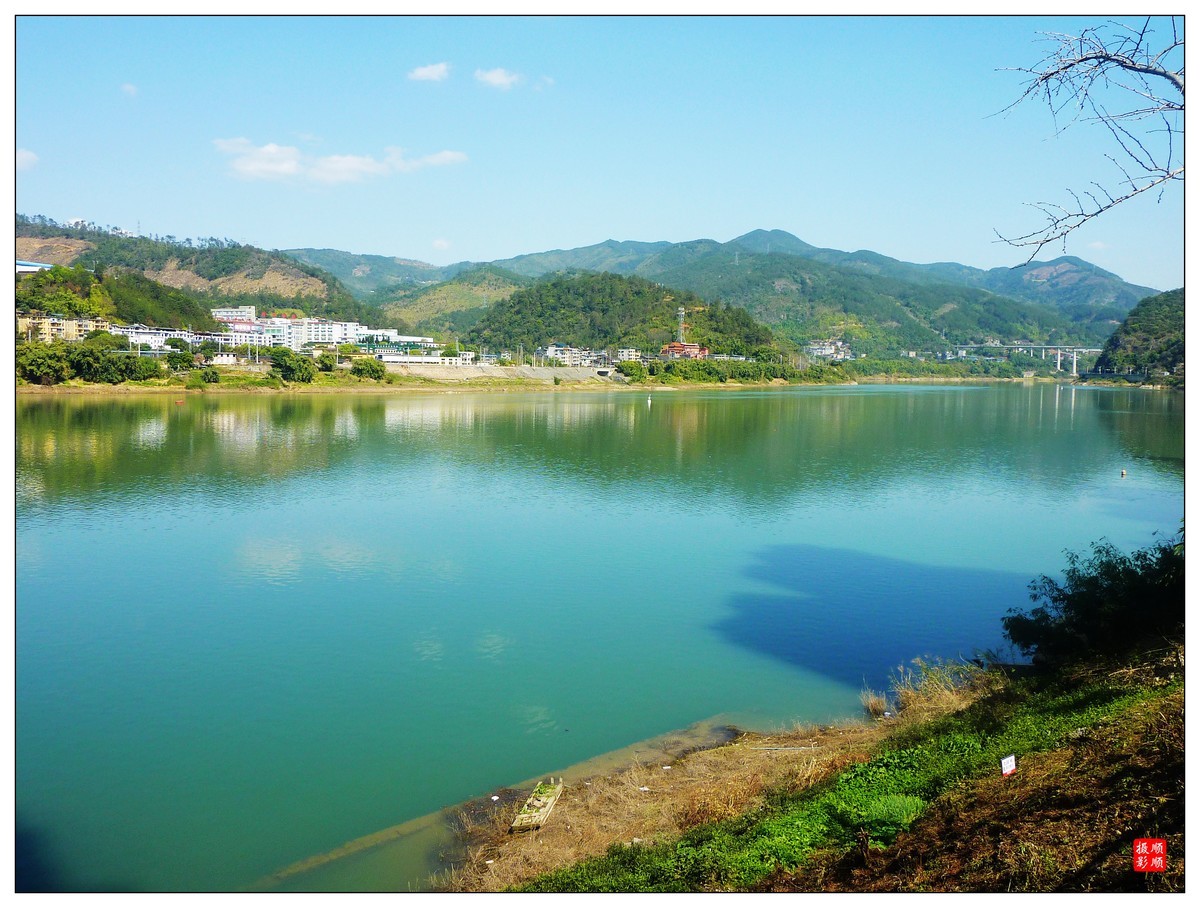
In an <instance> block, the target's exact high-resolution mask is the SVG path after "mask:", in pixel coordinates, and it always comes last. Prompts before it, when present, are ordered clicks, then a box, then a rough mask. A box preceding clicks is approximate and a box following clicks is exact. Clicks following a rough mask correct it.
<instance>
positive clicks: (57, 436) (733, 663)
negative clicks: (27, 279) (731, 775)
mask: <svg viewBox="0 0 1200 908" xmlns="http://www.w3.org/2000/svg"><path fill="white" fill-rule="evenodd" d="M1183 411H1184V407H1183V398H1182V395H1171V394H1167V393H1163V392H1147V391H1136V390H1130V391H1125V390H1112V389H1084V388H1071V387H1065V386H1055V385H1049V384H1017V385H1011V384H1008V385H988V386H966V385H954V386H937V387H932V386H865V387H853V388H851V387H846V388H841V387H839V388H786V389H772V390H763V391H711V392H706V391H677V392H668V391H661V392H660V391H655V392H654V395H653V397H652V398H648V397H647V395H646V393H645V392H640V393H636V392H627V391H626V392H613V393H601V392H597V393H557V394H555V393H543V394H537V393H528V394H527V393H520V394H517V393H490V394H471V393H456V394H455V393H429V394H423V393H411V392H410V393H403V394H394V395H390V394H389V395H370V396H367V395H363V396H350V395H306V396H283V395H226V396H222V395H208V396H198V395H189V396H188V397H187V398H186V399H184V400H182V402H179V401H177V400H176V399H174V398H172V397H171V396H166V395H156V396H146V397H138V396H135V397H129V398H126V397H121V398H119V399H118V398H102V399H96V398H87V397H82V396H79V397H76V396H65V395H60V396H54V397H48V398H45V399H43V398H37V399H32V398H27V397H24V396H22V397H19V398H18V400H17V406H16V496H17V497H16V503H17V510H16V621H15V629H16V668H17V671H16V789H15V790H16V821H17V827H16V831H17V857H18V870H19V877H18V879H19V885H22V884H23V885H24V886H25V887H28V888H49V889H58V890H153V891H229V890H243V889H249V888H255V887H261V886H263V883H262V882H261V881H262V880H263V878H264V877H267V876H268V875H270V874H272V873H275V872H277V871H279V870H280V869H281V868H285V867H288V866H289V865H292V864H294V863H295V862H298V861H302V860H304V859H306V858H310V857H312V856H314V855H321V854H323V853H326V852H329V851H330V850H331V849H335V848H337V847H338V846H340V845H342V843H345V842H348V841H351V840H354V839H358V838H359V837H362V836H368V835H371V834H373V833H377V832H378V831H380V830H385V829H388V828H390V827H395V826H397V825H400V824H408V825H406V826H404V827H403V829H402V830H400V832H404V833H405V834H403V835H400V836H398V837H397V838H395V839H393V840H392V841H391V842H390V843H387V844H385V845H382V846H380V847H377V848H373V849H370V850H367V851H361V852H358V853H357V854H355V855H353V856H352V857H348V858H345V859H343V860H339V861H334V862H332V863H328V864H325V865H323V866H322V867H320V868H318V869H316V870H313V871H311V872H308V873H304V874H298V875H296V876H293V877H290V878H289V879H288V880H287V881H286V882H284V883H277V884H272V885H275V886H276V887H277V888H284V889H301V890H320V889H333V890H352V889H366V890H372V889H401V890H403V889H422V888H426V887H427V885H428V884H427V882H426V874H427V873H428V872H429V871H430V870H431V869H432V868H433V867H434V866H435V861H434V859H435V856H436V852H437V850H438V849H439V848H440V847H442V844H443V842H442V832H441V827H440V824H438V823H436V822H433V821H432V820H430V819H428V818H429V816H430V815H431V814H436V813H437V812H438V811H439V810H440V809H441V808H443V807H446V806H448V805H452V804H455V803H457V802H461V801H463V800H465V799H468V798H473V797H478V796H481V795H486V794H488V793H489V792H490V791H493V790H496V789H497V788H498V787H500V786H505V785H513V784H516V783H518V782H521V781H523V780H527V779H531V778H536V777H538V776H539V775H540V774H543V773H549V772H554V771H556V770H561V769H562V768H564V767H570V766H572V765H573V764H576V763H579V762H580V761H582V760H585V759H586V758H588V757H590V756H594V755H597V754H602V753H605V752H609V751H613V750H616V749H618V748H623V747H627V746H629V745H634V744H635V743H636V742H639V741H644V740H646V739H650V738H654V737H655V736H659V735H663V734H666V733H670V732H672V731H673V730H676V729H683V728H686V727H688V726H696V727H699V728H705V727H708V726H710V725H712V726H717V725H722V724H734V725H738V726H740V727H747V728H757V729H772V728H779V727H783V726H790V725H791V724H792V723H794V722H797V721H803V722H812V721H827V720H833V719H836V718H840V717H844V716H848V715H853V714H855V713H857V712H858V711H859V710H860V706H859V700H858V698H859V693H860V691H861V690H862V689H863V688H864V686H870V687H873V688H876V689H882V688H883V687H885V686H886V684H887V681H888V677H889V675H890V674H891V673H892V672H893V671H894V670H895V669H896V668H897V667H898V666H900V665H902V664H907V663H909V661H910V660H911V659H913V658H914V657H918V656H925V655H937V656H944V657H958V656H965V657H969V656H972V655H973V654H975V653H976V652H978V651H981V650H987V649H999V650H1003V639H1002V635H1001V627H1000V618H1001V617H1002V616H1003V615H1004V614H1005V613H1006V612H1007V610H1008V609H1010V608H1014V607H1015V608H1026V607H1028V606H1029V605H1030V602H1029V596H1028V585H1029V582H1030V581H1031V580H1032V579H1034V578H1035V577H1037V576H1038V575H1040V574H1050V575H1058V574H1059V572H1060V571H1061V569H1062V567H1063V565H1064V564H1065V559H1064V551H1065V550H1068V549H1070V550H1074V551H1086V550H1087V549H1088V547H1089V545H1090V544H1091V543H1092V542H1093V541H1096V540H1099V539H1101V538H1106V539H1108V540H1110V541H1111V542H1113V543H1114V544H1115V545H1117V546H1118V547H1120V548H1122V549H1125V550H1127V551H1128V550H1131V549H1134V548H1140V547H1143V546H1146V545H1149V544H1151V543H1153V542H1154V541H1155V540H1156V538H1162V537H1169V536H1171V535H1172V534H1174V533H1175V532H1176V531H1177V530H1178V528H1179V525H1180V521H1181V520H1182V517H1183V480H1184V467H1183V450H1184V436H1183V422H1184V416H1183ZM1122 471H1125V473H1124V475H1123V474H1122ZM1155 534H1159V535H1158V536H1157V537H1156V535H1155ZM568 781H570V780H568ZM421 818H426V819H424V820H423V819H421Z"/></svg>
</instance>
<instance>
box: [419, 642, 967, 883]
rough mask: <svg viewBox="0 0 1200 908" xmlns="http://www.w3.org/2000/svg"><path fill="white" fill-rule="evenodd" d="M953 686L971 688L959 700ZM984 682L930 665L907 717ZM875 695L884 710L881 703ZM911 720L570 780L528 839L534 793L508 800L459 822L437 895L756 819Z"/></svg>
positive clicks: (907, 680)
mask: <svg viewBox="0 0 1200 908" xmlns="http://www.w3.org/2000/svg"><path fill="white" fill-rule="evenodd" d="M955 677H958V678H960V680H962V681H963V682H964V683H965V682H968V681H969V682H970V683H969V684H967V686H966V687H963V688H961V689H959V690H958V691H957V692H955V691H954V690H953V689H952V680H953V679H954V678H955ZM980 677H982V672H979V671H971V672H967V671H959V670H958V669H955V670H948V669H946V668H945V667H944V666H933V665H930V664H926V663H922V664H920V665H919V666H918V668H917V669H916V670H912V671H907V672H906V673H905V674H904V675H903V684H904V687H903V689H904V691H906V693H905V698H906V702H907V703H908V707H907V712H908V714H909V715H908V717H907V718H909V719H915V717H916V716H917V715H918V714H919V715H920V716H921V717H922V718H929V717H931V716H933V715H936V714H938V713H939V712H942V711H947V710H950V709H955V708H958V707H960V706H964V705H966V704H967V703H968V702H970V700H972V699H974V697H975V696H976V695H977V694H978V692H979V691H980V690H981V689H982V688H981V685H979V684H978V681H979V678H980ZM875 696H877V697H879V698H880V700H882V701H883V702H884V703H886V699H884V698H883V695H881V694H876V695H875ZM864 705H866V702H865V700H864ZM868 709H869V707H868ZM882 714H883V709H882V708H881V709H880V711H879V713H878V715H880V716H882ZM905 718H906V717H904V716H903V714H902V715H901V718H900V719H897V720H895V721H884V722H851V723H847V724H842V725H834V726H825V727H811V726H806V727H797V728H796V729H794V730H793V731H791V732H784V733H778V734H770V735H760V734H744V735H741V736H740V737H738V738H737V739H736V740H734V741H733V742H731V743H729V744H725V745H722V746H719V747H714V748H710V749H704V750H698V751H695V752H691V753H688V754H686V755H680V756H677V757H673V758H671V759H670V760H663V761H661V762H654V763H646V762H638V763H635V764H633V765H631V766H628V767H627V768H625V769H622V770H619V771H616V772H613V773H610V774H607V775H600V776H595V777H592V778H588V779H584V780H578V781H575V780H571V779H568V780H567V784H566V787H565V789H564V791H563V794H562V796H561V797H560V798H559V800H558V803H557V804H556V805H555V808H554V813H553V814H552V815H551V817H550V819H549V821H548V822H547V824H546V825H545V826H544V827H543V828H542V829H539V830H534V831H530V832H522V833H515V834H510V833H509V832H508V828H509V824H510V823H511V822H512V819H513V816H514V815H515V813H516V810H517V809H518V808H519V806H520V803H521V802H523V800H524V797H525V795H526V794H528V792H505V793H504V796H503V797H502V798H501V800H500V801H498V802H495V803H492V802H491V801H490V800H488V801H484V802H476V803H474V804H472V805H468V807H467V809H465V810H463V811H461V812H460V815H459V816H458V817H457V823H456V826H457V827H458V828H459V830H460V839H461V841H462V843H463V846H464V850H465V856H464V858H463V860H462V861H461V863H460V864H459V865H458V867H457V869H455V870H454V871H452V872H451V873H449V874H448V875H447V876H446V877H445V878H444V879H443V880H442V886H441V887H440V888H443V889H447V890H451V891H458V892H495V891H499V890H503V889H506V888H508V887H511V886H515V885H518V884H520V883H523V882H526V881H528V880H530V879H532V878H533V877H535V876H538V875H540V874H543V873H546V872H548V871H551V870H555V869H557V868H560V867H563V866H566V865H568V864H572V863H575V862H577V861H580V860H583V859H584V858H588V857H592V856H595V855H599V854H603V853H604V852H605V851H606V850H607V849H608V847H609V846H610V845H612V844H614V843H618V842H623V843H629V842H636V841H641V842H646V843H650V842H653V841H659V840H667V839H673V838H676V837H678V836H679V835H680V834H682V833H683V832H685V831H687V830H688V829H691V828H693V827H695V826H697V825H700V824H702V823H709V822H714V821H719V820H725V819H729V818H732V817H735V816H738V815H741V814H744V813H748V812H751V811H753V810H756V809H758V808H759V807H761V806H763V805H764V804H765V802H766V800H767V798H768V796H769V795H771V794H772V793H777V792H796V791H801V790H803V789H805V788H808V787H810V786H812V785H814V784H816V783H818V782H820V781H822V780H824V779H827V778H830V777H831V776H833V775H836V774H837V773H838V772H840V771H842V770H843V769H845V768H846V767H847V766H849V765H851V764H853V763H857V762H861V761H863V760H865V759H867V757H868V756H869V753H870V751H871V749H872V748H873V747H874V746H875V745H876V744H878V743H879V741H880V740H881V739H882V738H884V737H885V736H886V735H887V734H888V733H889V731H890V730H891V729H892V728H893V727H895V726H896V725H897V724H901V723H903V722H904V721H905ZM668 767H669V768H668Z"/></svg>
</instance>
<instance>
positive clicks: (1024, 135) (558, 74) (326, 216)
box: [14, 16, 1184, 289]
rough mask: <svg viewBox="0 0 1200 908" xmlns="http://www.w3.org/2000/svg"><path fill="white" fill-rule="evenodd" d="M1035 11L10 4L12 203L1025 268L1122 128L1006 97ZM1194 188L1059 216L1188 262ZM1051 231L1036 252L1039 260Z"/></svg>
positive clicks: (361, 233)
mask: <svg viewBox="0 0 1200 908" xmlns="http://www.w3.org/2000/svg"><path fill="white" fill-rule="evenodd" d="M1098 21H1099V19H1098V17H1092V18H1066V19H1064V18H1041V17H1029V16H1022V17H999V18H997V17H967V18H951V17H932V18H931V17H899V18H876V17H854V18H849V17H847V18H842V17H831V16H827V17H811V18H810V17H788V18H776V17H753V18H738V17H692V18H680V17H649V18H621V17H611V18H608V17H579V18H575V17H525V18H521V17H501V16H493V17H487V16H475V17H472V16H464V17H399V18H366V17H352V18H337V17H320V18H310V17H299V18H278V17H239V18H223V17H210V18H175V17H159V18H147V17H138V16H126V17H108V18H104V17H79V16H75V17H72V16H65V17H20V18H18V19H17V21H16V25H15V39H16V40H15V44H16V68H15V74H16V86H15V88H16V90H15V103H16V110H15V117H14V123H15V133H16V134H15V148H16V200H15V201H16V210H17V211H18V212H21V213H23V214H30V215H33V214H43V215H46V216H48V217H51V218H54V219H55V220H59V221H65V220H68V219H72V218H84V219H87V220H91V221H94V222H96V223H98V224H100V225H113V226H118V227H121V228H124V229H127V230H140V232H141V233H143V234H147V235H154V234H157V235H160V236H167V235H171V236H175V237H177V238H180V239H182V238H184V237H208V236H216V237H222V238H224V237H229V238H232V239H235V240H238V241H241V242H247V243H252V244H254V245H257V246H263V247H266V248H270V249H287V248H295V247H305V246H309V247H328V248H335V249H343V250H346V251H350V252H357V253H373V254H380V255H389V256H398V257H402V258H413V259H419V260H422V261H427V262H433V263H436V264H445V263H449V262H454V261H462V260H475V261H488V260H494V259H499V258H506V257H509V256H513V255H519V254H521V253H527V252H539V251H544V250H548V249H558V248H570V247H574V246H585V245H590V244H593V243H597V242H601V241H603V240H605V239H618V240H646V241H654V240H670V241H683V240H689V239H696V238H700V237H709V238H712V239H716V240H721V241H725V240H729V239H732V238H734V237H735V236H738V235H740V234H742V233H745V232H747V231H750V230H753V229H756V228H765V229H772V228H779V229H782V230H787V231H789V232H791V233H794V234H796V235H797V236H799V237H800V238H801V239H803V240H805V241H807V242H810V243H813V244H815V245H818V246H829V247H834V248H839V249H848V250H854V249H872V250H875V251H877V252H881V253H883V254H885V255H890V256H893V257H896V258H899V259H904V260H907V261H915V262H932V261H958V262H962V263H964V264H968V265H973V266H976V267H983V268H990V267H996V266H1006V265H1016V264H1019V263H1020V262H1022V261H1023V260H1024V258H1025V257H1026V255H1027V253H1024V254H1023V253H1022V251H1021V250H1019V249H1014V248H1012V247H1010V246H1006V245H1005V244H1003V243H1000V242H997V237H996V232H995V231H997V230H998V231H1001V232H1002V233H1007V234H1010V235H1016V234H1020V233H1025V232H1028V231H1030V230H1032V229H1035V228H1036V227H1038V226H1040V224H1041V215H1040V214H1039V213H1038V212H1037V211H1035V210H1034V209H1032V208H1031V207H1029V205H1028V203H1030V202H1036V201H1043V200H1045V201H1065V200H1066V199H1067V198H1068V196H1067V190H1068V189H1070V188H1086V186H1087V184H1088V183H1089V182H1090V181H1093V180H1094V181H1097V182H1100V183H1102V184H1105V185H1113V186H1115V185H1116V184H1117V183H1118V181H1119V179H1120V175H1119V173H1118V172H1117V171H1116V169H1115V168H1114V167H1113V165H1112V164H1111V163H1109V162H1108V161H1107V160H1106V159H1105V154H1106V153H1108V152H1112V151H1113V148H1112V146H1111V139H1110V138H1109V136H1108V135H1107V133H1105V132H1104V131H1103V130H1102V129H1100V128H1099V127H1096V126H1090V125H1087V124H1077V125H1075V126H1072V127H1071V128H1069V129H1067V130H1065V131H1064V132H1062V133H1061V134H1058V135H1056V132H1055V123H1054V121H1053V119H1052V117H1051V115H1050V113H1049V111H1048V110H1047V109H1046V107H1045V106H1044V105H1039V104H1027V105H1022V106H1020V107H1018V108H1017V109H1016V110H1014V111H1012V112H1011V113H1008V114H1003V113H1001V111H1003V109H1004V108H1005V107H1006V106H1007V105H1009V104H1010V103H1011V102H1012V101H1013V100H1014V99H1015V98H1016V97H1017V96H1018V95H1019V94H1020V91H1021V86H1022V77H1021V75H1020V74H1019V73H1016V72H1007V71H1004V70H1005V69H1006V68H1010V67H1020V66H1031V65H1033V64H1034V63H1036V62H1037V61H1038V60H1039V59H1040V58H1041V56H1042V55H1043V54H1044V52H1045V51H1046V49H1047V46H1046V44H1045V43H1044V41H1040V40H1039V32H1045V31H1076V30H1078V29H1079V28H1080V27H1083V26H1087V25H1093V24H1097V22H1098ZM1183 212H1184V200H1183V191H1182V187H1181V186H1179V185H1176V186H1173V187H1172V188H1171V189H1170V190H1169V191H1168V192H1167V193H1166V194H1165V195H1164V196H1163V197H1162V198H1161V199H1159V198H1158V197H1153V198H1151V197H1145V198H1140V199H1137V200H1135V201H1133V202H1131V203H1128V204H1127V205H1123V206H1121V207H1119V208H1118V209H1116V210H1114V211H1113V212H1112V213H1111V214H1109V215H1106V216H1105V217H1103V218H1101V219H1099V220H1097V221H1096V222H1094V223H1093V224H1091V225H1089V226H1087V227H1085V228H1084V229H1082V230H1080V231H1079V232H1077V233H1076V234H1075V235H1073V236H1072V237H1071V238H1070V239H1069V241H1068V244H1067V250H1066V251H1067V252H1068V253H1069V254H1071V255H1077V256H1079V257H1081V258H1084V259H1087V260H1088V261H1091V262H1094V263H1096V264H1097V265H1100V266H1101V267H1103V268H1106V269H1108V270H1110V271H1113V272H1115V273H1117V274H1119V275H1121V276H1122V277H1124V278H1125V279H1126V280H1129V281H1132V282H1135V283H1140V284H1144V285H1146V286H1150V287H1154V288H1156V289H1168V288H1173V287H1177V286H1180V285H1182V284H1183V261H1184V249H1183ZM1060 252H1061V246H1058V245H1056V246H1054V247H1052V248H1047V249H1046V250H1044V251H1043V253H1042V254H1041V256H1040V257H1041V258H1043V259H1045V258H1051V257H1053V256H1054V255H1057V254H1059V253H1060Z"/></svg>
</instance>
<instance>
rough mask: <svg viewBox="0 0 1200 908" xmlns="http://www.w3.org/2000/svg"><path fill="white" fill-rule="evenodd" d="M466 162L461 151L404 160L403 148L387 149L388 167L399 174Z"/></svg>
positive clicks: (443, 152) (465, 157) (442, 152)
mask: <svg viewBox="0 0 1200 908" xmlns="http://www.w3.org/2000/svg"><path fill="white" fill-rule="evenodd" d="M466 160H467V156H466V155H465V154H463V153H462V152H461V151H438V152H434V153H433V154H427V155H425V157H423V158H406V157H404V149H403V148H389V149H388V150H387V163H388V165H389V166H391V167H392V168H393V169H395V170H398V171H400V172H401V173H411V172H412V171H414V170H420V169H421V168H422V167H443V166H445V165H446V164H462V163H463V162H465V161H466Z"/></svg>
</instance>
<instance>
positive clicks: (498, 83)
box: [475, 67, 521, 91]
mask: <svg viewBox="0 0 1200 908" xmlns="http://www.w3.org/2000/svg"><path fill="white" fill-rule="evenodd" d="M475 78H476V79H478V80H479V81H480V82H482V83H484V84H485V85H490V86H492V87H493V88H499V89H502V90H504V91H508V89H510V88H512V87H513V86H514V85H516V84H517V83H518V82H520V81H521V76H520V75H519V74H517V73H510V72H509V71H508V70H507V69H501V68H500V67H497V68H496V69H477V70H475Z"/></svg>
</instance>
